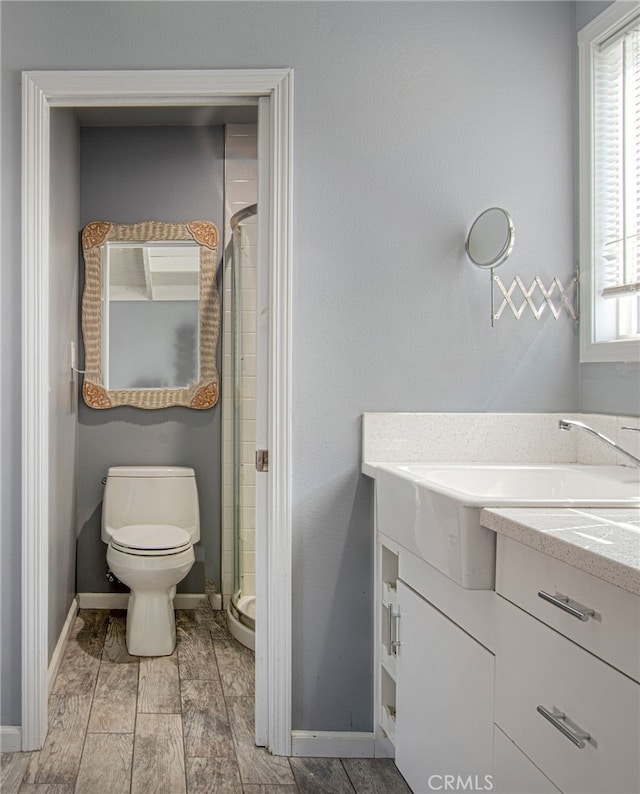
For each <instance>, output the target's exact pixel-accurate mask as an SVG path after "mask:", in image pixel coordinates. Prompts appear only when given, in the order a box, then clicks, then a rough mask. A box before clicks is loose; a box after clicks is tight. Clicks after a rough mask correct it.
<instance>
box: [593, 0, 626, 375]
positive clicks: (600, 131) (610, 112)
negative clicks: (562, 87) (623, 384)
mask: <svg viewBox="0 0 640 794" xmlns="http://www.w3.org/2000/svg"><path fill="white" fill-rule="evenodd" d="M579 54H580V262H581V293H582V306H581V326H582V328H581V355H580V358H581V361H639V360H640V3H637V2H634V3H628V2H616V3H613V4H612V5H611V6H610V7H609V8H608V9H606V11H605V12H604V13H602V14H601V15H600V16H599V17H597V18H596V19H595V20H594V21H593V22H591V23H590V24H589V25H587V26H586V27H585V28H584V29H583V30H582V31H581V32H580V34H579Z"/></svg>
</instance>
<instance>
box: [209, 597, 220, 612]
mask: <svg viewBox="0 0 640 794" xmlns="http://www.w3.org/2000/svg"><path fill="white" fill-rule="evenodd" d="M209 603H210V604H211V609H222V596H221V595H220V593H209Z"/></svg>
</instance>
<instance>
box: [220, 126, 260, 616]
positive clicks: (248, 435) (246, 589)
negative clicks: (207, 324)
mask: <svg viewBox="0 0 640 794" xmlns="http://www.w3.org/2000/svg"><path fill="white" fill-rule="evenodd" d="M257 135H258V129H257V126H256V125H255V124H228V125H227V126H226V127H225V237H224V242H225V267H224V278H223V285H222V289H223V319H222V323H223V325H222V328H223V332H222V358H223V361H222V378H223V385H222V424H223V429H222V439H223V447H222V600H223V605H224V606H225V607H226V605H227V602H228V601H229V598H230V597H231V595H232V594H233V546H234V532H233V513H234V503H233V338H232V329H233V322H232V321H233V318H232V313H231V309H232V296H231V283H232V272H231V268H230V256H231V248H230V246H231V226H230V223H229V222H230V220H231V217H232V216H233V215H234V214H235V213H236V212H238V210H241V209H242V208H243V207H247V206H249V205H250V204H255V203H256V202H257V200H258V137H257ZM245 226H246V228H247V235H246V237H247V241H246V243H245V250H244V253H245V256H244V257H243V271H242V285H243V294H242V305H243V307H244V309H243V316H242V328H243V339H242V347H243V369H242V389H241V390H242V394H243V405H242V416H243V419H242V422H243V426H242V428H241V432H242V439H243V444H242V452H241V461H240V462H241V464H242V486H241V502H242V505H243V509H242V521H241V527H240V531H241V533H242V540H243V543H242V551H243V560H242V570H243V572H244V579H243V582H242V589H243V593H244V594H246V595H255V466H254V455H255V446H256V445H255V438H256V437H255V415H256V414H255V396H256V391H255V389H256V358H255V351H256V334H255V328H256V311H255V310H256V266H255V265H256V261H257V255H256V254H257V248H256V244H257V222H256V219H255V218H254V219H251V221H250V222H249V223H245Z"/></svg>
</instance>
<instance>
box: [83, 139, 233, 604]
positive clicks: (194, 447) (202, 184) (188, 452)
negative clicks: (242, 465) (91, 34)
mask: <svg viewBox="0 0 640 794" xmlns="http://www.w3.org/2000/svg"><path fill="white" fill-rule="evenodd" d="M80 152H81V158H80V177H81V180H80V205H81V223H82V226H84V225H86V224H87V223H89V222H91V221H96V220H109V221H113V222H114V223H136V222H138V221H143V220H157V221H174V222H184V221H189V220H196V219H198V218H204V219H206V220H211V221H213V222H214V223H215V224H216V225H217V226H218V229H219V231H220V233H222V229H223V217H224V216H223V206H222V201H223V187H224V140H223V129H222V127H86V128H83V129H82V131H81V135H80ZM221 257H222V246H220V251H219V258H221ZM219 350H220V346H218V351H219ZM218 369H220V367H218ZM78 416H79V421H80V473H79V481H78V512H79V536H78V577H77V588H78V592H81V593H84V592H92V593H96V592H109V591H111V590H122V589H125V590H126V588H123V587H122V586H119V585H117V584H113V585H112V584H110V583H109V582H108V581H107V579H106V578H105V570H106V560H105V554H106V547H105V545H104V543H102V541H101V540H100V519H101V510H102V502H101V500H102V490H103V489H102V485H101V480H102V478H103V476H104V475H105V474H106V473H107V469H108V468H109V466H119V465H130V464H137V463H145V464H149V465H163V464H173V465H176V466H192V467H193V468H194V469H195V471H196V480H197V483H198V496H199V502H200V524H201V532H200V534H201V543H200V547H199V548H198V547H196V564H195V565H194V567H193V569H192V570H191V572H190V573H189V575H188V576H187V578H186V579H184V580H183V581H182V582H181V583H180V585H179V586H178V590H179V592H198V593H202V592H204V573H205V571H204V568H203V565H204V564H205V563H206V567H207V574H208V575H209V576H210V577H211V578H213V579H214V580H215V581H216V582H217V583H218V586H220V487H221V486H220V445H221V438H220V429H221V422H220V404H219V403H218V405H216V406H214V407H213V408H211V409H209V410H206V411H195V410H191V409H189V408H180V407H173V408H166V409H162V410H153V411H144V410H141V409H139V408H130V407H127V406H122V407H119V408H112V409H109V410H107V411H98V410H94V409H91V408H88V407H87V406H86V405H85V404H84V402H81V403H80V407H79V413H78Z"/></svg>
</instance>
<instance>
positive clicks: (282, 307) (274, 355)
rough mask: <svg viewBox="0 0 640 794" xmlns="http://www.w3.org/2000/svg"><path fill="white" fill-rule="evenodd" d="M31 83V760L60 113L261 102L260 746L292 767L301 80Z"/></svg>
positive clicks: (25, 630) (25, 335)
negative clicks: (294, 265)
mask: <svg viewBox="0 0 640 794" xmlns="http://www.w3.org/2000/svg"><path fill="white" fill-rule="evenodd" d="M22 82H23V84H22V91H23V94H22V95H23V117H22V278H23V288H22V339H23V343H22V344H23V351H22V352H23V370H22V397H23V419H22V749H23V750H25V751H26V750H36V749H38V748H40V747H41V746H42V744H43V742H44V738H45V736H46V732H47V657H48V650H47V649H48V638H47V620H48V603H47V602H48V590H47V586H48V533H47V527H48V510H49V507H48V506H49V465H50V461H49V456H48V450H49V407H48V402H49V371H48V369H49V368H48V364H49V361H48V356H49V350H48V332H47V329H48V323H49V217H50V195H49V167H50V147H49V109H50V108H53V107H68V108H73V107H100V106H110V107H114V106H115V107H127V106H128V107H138V106H145V107H167V106H186V105H190V106H196V105H202V106H205V105H217V104H231V105H232V104H234V99H237V100H238V101H239V102H241V101H242V100H243V99H244V100H245V101H246V99H247V98H252V99H255V98H258V102H259V124H260V125H261V126H262V127H263V130H264V134H263V135H262V137H261V144H260V146H261V148H260V152H259V160H260V174H261V180H262V182H263V191H262V199H263V201H264V202H265V203H266V204H268V210H267V212H266V213H264V214H263V223H262V225H261V228H262V232H261V235H262V236H261V240H260V243H261V251H262V252H263V253H261V262H262V263H264V265H265V267H263V268H262V276H261V278H262V279H263V282H262V283H263V285H264V286H265V288H266V289H267V302H268V327H267V328H265V329H264V330H263V333H264V334H265V337H264V348H263V349H264V350H265V353H266V355H265V357H264V359H263V360H264V367H265V369H266V372H267V375H266V384H265V388H262V389H259V392H258V401H259V403H260V401H261V400H262V401H263V405H262V406H260V405H259V406H258V411H259V412H260V411H262V416H263V417H264V426H263V427H264V430H265V432H266V443H267V446H268V449H269V473H268V474H263V475H260V476H261V478H265V479H264V480H262V483H261V493H262V495H263V498H262V499H261V500H260V501H259V504H258V509H259V510H261V516H260V518H259V519H258V516H257V521H258V526H260V527H263V528H265V531H264V532H263V533H262V534H263V537H262V538H261V540H260V541H259V542H258V543H257V551H256V577H257V586H258V594H259V595H260V599H261V602H260V608H259V613H260V629H259V630H258V631H257V632H256V662H257V671H256V739H257V741H258V743H260V744H265V745H266V746H267V747H269V749H270V750H271V752H272V753H274V754H276V755H290V754H291V261H292V246H291V239H292V164H293V134H292V130H293V115H292V114H293V72H292V70H290V69H234V70H197V71H193V70H184V71H183V70H178V71H165V70H152V71H95V72H92V71H81V72H73V71H48V72H23V75H22ZM263 166H264V167H263ZM265 183H266V185H267V186H268V187H267V190H266V192H265V191H264V184H265ZM261 213H262V207H261ZM265 271H266V272H265ZM259 333H260V331H259ZM258 344H260V339H259V341H258ZM264 382H265V380H264V379H263V383H264ZM264 437H265V434H264V433H263V438H264Z"/></svg>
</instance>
